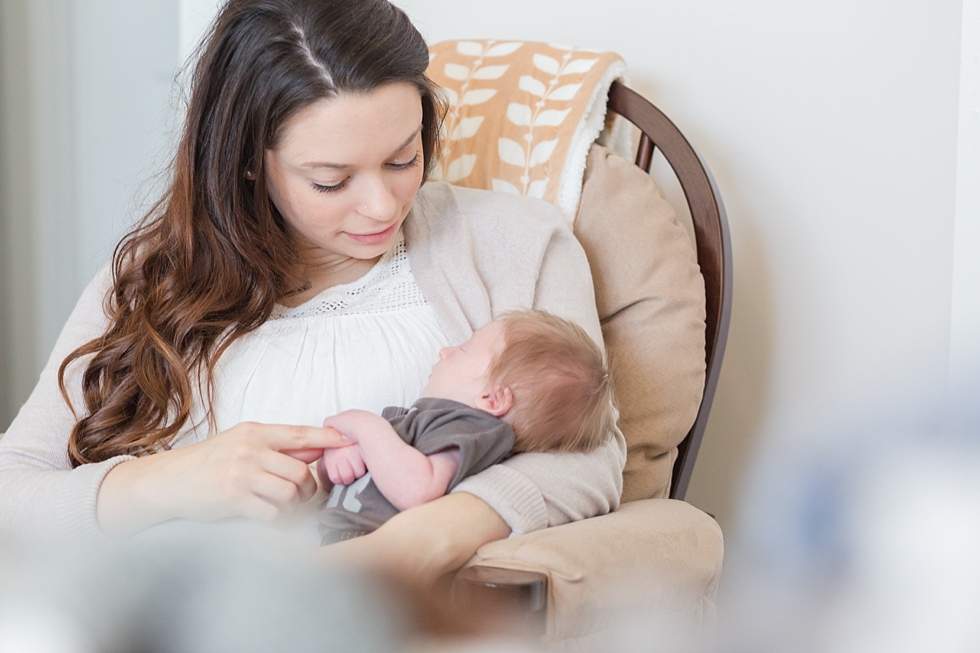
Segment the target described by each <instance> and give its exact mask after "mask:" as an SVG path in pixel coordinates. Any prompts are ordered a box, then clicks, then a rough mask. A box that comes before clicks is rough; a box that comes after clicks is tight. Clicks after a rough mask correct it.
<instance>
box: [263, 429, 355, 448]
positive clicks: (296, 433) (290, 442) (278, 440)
mask: <svg viewBox="0 0 980 653" xmlns="http://www.w3.org/2000/svg"><path fill="white" fill-rule="evenodd" d="M253 428H254V427H253ZM256 430H257V431H258V432H260V433H261V435H260V436H259V437H261V438H262V439H263V440H264V441H265V443H266V444H267V445H268V446H269V448H271V449H275V450H276V451H284V450H289V451H296V450H303V449H335V448H337V447H349V446H350V445H351V443H350V442H349V441H347V440H344V438H343V436H341V435H340V433H338V432H337V431H336V430H335V429H325V428H322V427H319V426H299V425H286V424H263V425H259V428H258V429H256Z"/></svg>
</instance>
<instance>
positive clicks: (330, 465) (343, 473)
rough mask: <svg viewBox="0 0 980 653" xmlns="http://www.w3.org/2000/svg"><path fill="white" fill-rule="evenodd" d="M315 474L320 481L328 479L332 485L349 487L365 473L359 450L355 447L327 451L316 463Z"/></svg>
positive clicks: (362, 458) (365, 469) (365, 468)
mask: <svg viewBox="0 0 980 653" xmlns="http://www.w3.org/2000/svg"><path fill="white" fill-rule="evenodd" d="M316 473H317V475H318V476H319V477H320V480H321V481H322V480H324V479H330V482H331V483H333V484H335V485H336V484H341V485H350V484H351V483H353V482H354V481H356V480H357V479H359V478H361V477H362V476H364V474H366V473H367V467H366V466H365V465H364V457H363V456H362V455H361V448H360V447H359V446H357V445H354V446H351V447H342V448H340V449H327V450H326V451H324V452H323V457H322V458H320V460H319V461H317V464H316Z"/></svg>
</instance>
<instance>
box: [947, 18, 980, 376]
mask: <svg viewBox="0 0 980 653" xmlns="http://www.w3.org/2000/svg"><path fill="white" fill-rule="evenodd" d="M961 53H962V55H961V63H960V115H959V130H960V132H959V156H958V157H957V175H956V238H955V243H954V250H953V251H954V254H953V314H952V337H951V343H950V352H949V358H950V377H951V378H950V380H951V382H952V383H953V384H954V385H958V386H963V387H965V388H968V390H967V392H969V391H973V392H976V390H977V388H978V387H980V365H978V364H977V362H978V361H980V337H978V334H980V0H964V2H963V41H962V46H961Z"/></svg>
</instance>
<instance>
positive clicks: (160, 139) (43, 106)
mask: <svg viewBox="0 0 980 653" xmlns="http://www.w3.org/2000/svg"><path fill="white" fill-rule="evenodd" d="M0 17H2V18H3V20H4V23H3V34H4V36H5V37H6V39H5V43H4V49H3V52H4V55H5V56H4V60H3V71H4V74H3V76H2V78H0V79H2V82H3V95H4V101H3V104H2V108H0V110H2V114H3V115H2V121H0V125H2V128H3V135H4V138H3V139H0V140H2V141H3V151H2V157H0V158H2V161H3V167H2V170H3V174H4V178H3V183H2V192H0V195H2V206H3V216H2V225H3V231H4V240H5V242H4V243H3V250H2V251H3V253H2V255H3V257H4V265H3V271H4V277H5V281H6V282H7V284H6V286H7V290H8V293H7V294H6V296H4V297H3V298H2V300H3V305H2V307H0V310H2V311H3V312H4V315H5V320H4V324H3V329H4V332H3V337H2V338H0V348H2V349H3V356H2V357H0V358H2V360H3V361H4V367H3V370H2V372H0V373H2V376H3V377H4V382H3V383H2V384H0V387H3V388H4V392H3V396H2V397H0V431H2V430H4V429H5V428H6V426H7V424H8V423H9V421H10V420H11V419H12V418H13V415H14V413H15V412H16V409H17V408H18V407H19V406H20V404H21V403H22V402H23V401H24V400H25V399H26V398H27V396H28V394H29V393H30V391H31V389H32V388H33V386H34V384H35V383H36V381H37V375H38V373H39V372H40V369H41V367H42V366H43V364H44V362H45V361H46V360H47V357H48V354H49V352H50V351H51V348H52V347H53V346H54V342H55V339H56V338H57V336H58V333H59V332H60V330H61V327H62V325H63V324H64V321H65V319H66V318H67V317H68V314H69V313H70V312H71V309H72V307H73V306H74V304H75V301H76V300H77V298H78V296H79V294H80V293H81V291H82V289H83V288H84V287H85V285H86V284H87V283H88V281H89V280H90V279H91V278H92V276H93V275H94V274H95V272H96V271H97V270H98V269H99V268H100V267H101V266H102V265H103V264H104V263H105V262H106V261H107V260H108V258H109V256H110V254H111V252H112V248H113V246H114V244H115V242H116V241H117V240H118V238H119V236H120V235H121V234H122V233H123V232H124V231H125V230H126V228H127V227H128V226H129V225H130V224H131V223H132V222H133V220H134V218H135V217H136V216H138V214H139V213H140V212H141V207H143V206H145V201H144V198H143V197H142V196H143V195H144V194H146V193H150V194H152V182H150V181H148V180H149V178H150V177H151V175H152V174H153V173H154V172H156V171H157V170H159V169H160V168H161V166H162V164H163V163H165V161H166V157H167V156H168V153H169V152H168V144H169V142H170V130H171V128H172V127H173V124H174V116H175V112H174V106H173V104H172V99H173V98H174V95H173V93H172V91H173V79H174V73H175V71H176V68H177V63H178V61H179V44H178V12H177V3H176V0H141V1H140V2H131V1H130V0H3V10H2V12H0Z"/></svg>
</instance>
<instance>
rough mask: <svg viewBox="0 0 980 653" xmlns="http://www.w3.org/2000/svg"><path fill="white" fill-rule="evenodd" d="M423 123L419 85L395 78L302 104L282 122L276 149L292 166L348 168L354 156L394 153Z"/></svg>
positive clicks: (407, 141)
mask: <svg viewBox="0 0 980 653" xmlns="http://www.w3.org/2000/svg"><path fill="white" fill-rule="evenodd" d="M421 124H422V100H421V96H420V94H419V91H418V89H417V88H416V87H415V86H413V85H412V84H408V83H405V82H396V83H392V84H386V85H384V86H380V87H378V88H376V89H375V90H373V91H371V92H369V93H341V94H339V95H336V96H335V97H332V98H326V99H322V100H317V101H315V102H313V103H311V104H310V105H308V106H306V107H303V108H302V109H300V110H299V111H298V112H297V113H296V114H295V115H294V116H292V117H291V118H290V119H289V120H288V121H287V122H286V124H285V126H284V127H283V131H282V134H281V136H280V138H279V140H278V143H277V145H276V148H275V149H276V150H277V152H278V153H279V154H280V155H281V156H283V157H284V158H287V159H289V161H290V163H292V164H293V165H297V166H302V167H346V166H350V165H356V164H357V161H354V160H353V159H352V157H353V158H361V157H362V156H364V155H369V156H379V157H381V158H387V157H390V156H394V155H396V154H398V152H399V151H400V150H402V149H404V148H406V147H408V146H409V145H411V144H412V143H413V142H414V141H415V137H416V136H417V135H418V133H419V130H420V128H421ZM348 159H351V160H348Z"/></svg>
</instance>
